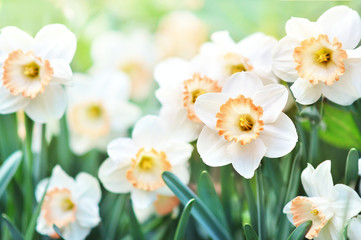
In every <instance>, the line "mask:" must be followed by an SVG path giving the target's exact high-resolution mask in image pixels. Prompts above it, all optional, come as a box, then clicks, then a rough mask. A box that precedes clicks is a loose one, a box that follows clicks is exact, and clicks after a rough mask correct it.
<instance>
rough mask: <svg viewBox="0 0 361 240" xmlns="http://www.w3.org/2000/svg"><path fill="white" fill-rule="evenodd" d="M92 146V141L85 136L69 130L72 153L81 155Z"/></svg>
mask: <svg viewBox="0 0 361 240" xmlns="http://www.w3.org/2000/svg"><path fill="white" fill-rule="evenodd" d="M93 147H94V141H92V139H89V138H88V137H87V136H83V135H79V134H76V133H74V132H72V131H70V148H71V150H72V151H73V153H75V154H77V155H83V154H84V153H86V152H88V151H90V150H91V149H92V148H93Z"/></svg>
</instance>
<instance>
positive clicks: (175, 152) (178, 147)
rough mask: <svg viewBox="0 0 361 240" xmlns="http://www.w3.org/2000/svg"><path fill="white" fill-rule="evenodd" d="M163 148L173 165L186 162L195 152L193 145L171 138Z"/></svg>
mask: <svg viewBox="0 0 361 240" xmlns="http://www.w3.org/2000/svg"><path fill="white" fill-rule="evenodd" d="M162 149H163V151H164V152H165V153H166V154H167V159H168V161H169V162H170V164H171V165H172V166H174V165H178V164H184V163H185V162H187V161H188V159H189V158H190V157H191V155H192V152H193V146H192V145H191V144H189V143H183V142H175V141H171V140H169V142H168V143H167V144H165V145H164V146H163V147H162Z"/></svg>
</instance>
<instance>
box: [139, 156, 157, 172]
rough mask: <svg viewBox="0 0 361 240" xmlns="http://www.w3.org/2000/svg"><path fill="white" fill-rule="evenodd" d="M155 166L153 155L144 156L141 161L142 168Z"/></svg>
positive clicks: (148, 168) (147, 168) (146, 168)
mask: <svg viewBox="0 0 361 240" xmlns="http://www.w3.org/2000/svg"><path fill="white" fill-rule="evenodd" d="M153 166H154V160H153V158H152V157H151V156H143V157H142V159H141V160H140V162H139V167H140V168H141V169H142V170H150V169H152V168H153Z"/></svg>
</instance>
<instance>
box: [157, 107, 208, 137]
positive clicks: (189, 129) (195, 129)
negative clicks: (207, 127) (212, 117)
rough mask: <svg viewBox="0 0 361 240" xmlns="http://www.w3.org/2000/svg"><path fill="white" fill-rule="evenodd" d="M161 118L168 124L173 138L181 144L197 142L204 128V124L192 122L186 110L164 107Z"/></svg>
mask: <svg viewBox="0 0 361 240" xmlns="http://www.w3.org/2000/svg"><path fill="white" fill-rule="evenodd" d="M160 117H161V118H163V119H165V121H166V122H167V125H168V128H169V129H171V131H172V138H174V139H176V140H177V141H181V142H192V141H194V140H196V139H197V138H198V136H199V133H200V132H201V130H202V128H203V126H204V124H203V123H198V122H195V121H192V120H190V119H189V118H188V111H187V109H186V108H170V107H169V108H168V107H167V108H165V107H162V108H161V110H160Z"/></svg>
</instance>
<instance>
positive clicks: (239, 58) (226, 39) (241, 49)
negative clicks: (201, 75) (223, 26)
mask: <svg viewBox="0 0 361 240" xmlns="http://www.w3.org/2000/svg"><path fill="white" fill-rule="evenodd" d="M211 39H212V41H211V42H207V43H204V44H203V45H202V46H201V49H200V53H199V55H198V56H197V57H201V58H203V59H213V60H214V64H213V65H212V66H209V67H210V68H211V70H210V71H212V73H211V74H210V77H213V78H215V79H219V81H221V82H224V81H226V79H228V77H230V76H231V75H232V74H234V73H238V72H254V73H256V74H257V76H258V77H259V78H261V80H262V82H263V83H264V84H269V83H277V82H278V79H277V77H276V76H275V75H274V74H273V73H272V49H273V47H274V46H275V44H276V43H277V40H276V39H275V38H273V37H270V36H267V35H265V34H263V33H254V34H252V35H249V36H248V37H246V38H244V39H243V40H241V41H239V42H238V43H236V42H234V40H233V39H232V38H231V37H230V35H229V33H228V32H227V31H220V32H215V33H213V34H212V36H211Z"/></svg>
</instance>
